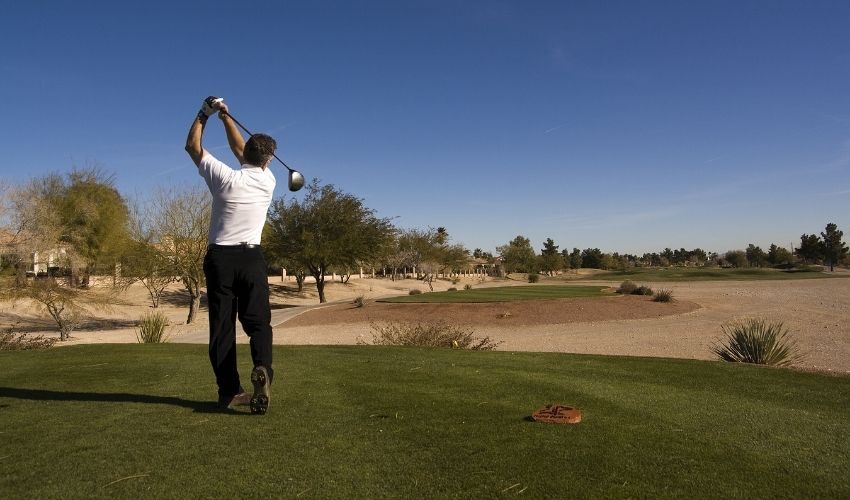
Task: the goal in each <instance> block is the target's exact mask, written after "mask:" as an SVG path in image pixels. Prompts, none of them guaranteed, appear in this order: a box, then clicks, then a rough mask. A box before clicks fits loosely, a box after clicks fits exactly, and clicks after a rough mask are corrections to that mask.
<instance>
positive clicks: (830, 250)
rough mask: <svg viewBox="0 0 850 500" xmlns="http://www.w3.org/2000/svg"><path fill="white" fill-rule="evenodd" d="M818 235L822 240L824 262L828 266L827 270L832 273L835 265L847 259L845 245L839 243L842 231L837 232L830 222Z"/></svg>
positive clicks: (841, 242) (834, 225) (836, 227)
mask: <svg viewBox="0 0 850 500" xmlns="http://www.w3.org/2000/svg"><path fill="white" fill-rule="evenodd" d="M820 235H821V238H823V256H824V260H825V261H826V262H827V263H828V264H829V270H830V271H834V270H835V264H838V263H840V262H841V261H842V260H844V258H845V257H847V244H846V243H844V242H843V241H841V239H842V238H843V237H844V231H839V230H838V226H837V225H836V224H833V223H832V222H830V223H829V224H827V225H826V229H825V231H824V232H822V233H820Z"/></svg>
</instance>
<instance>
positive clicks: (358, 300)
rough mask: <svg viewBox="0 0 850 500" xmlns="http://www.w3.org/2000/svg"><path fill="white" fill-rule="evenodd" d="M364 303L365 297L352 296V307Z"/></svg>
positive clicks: (363, 304) (361, 305)
mask: <svg viewBox="0 0 850 500" xmlns="http://www.w3.org/2000/svg"><path fill="white" fill-rule="evenodd" d="M365 305H366V299H365V298H364V297H363V296H362V295H358V296H357V297H354V307H363V306H365Z"/></svg>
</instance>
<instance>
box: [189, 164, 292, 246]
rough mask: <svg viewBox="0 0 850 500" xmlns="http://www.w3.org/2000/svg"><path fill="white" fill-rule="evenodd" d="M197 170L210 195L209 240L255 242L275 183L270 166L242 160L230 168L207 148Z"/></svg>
mask: <svg viewBox="0 0 850 500" xmlns="http://www.w3.org/2000/svg"><path fill="white" fill-rule="evenodd" d="M198 173H199V174H201V177H203V178H204V180H205V181H206V182H207V186H208V187H209V188H210V193H212V198H213V202H212V217H211V218H210V233H209V242H210V243H213V244H216V245H239V244H240V243H249V244H252V245H259V244H260V238H261V236H262V234H263V225H264V224H265V223H266V214H267V213H268V210H269V205H270V204H271V202H272V195H273V193H274V187H275V184H276V183H277V181H276V180H275V178H274V174H272V171H271V169H270V168H266V169H262V168H260V167H255V166H253V165H249V164H245V165H242V167H241V168H240V169H239V170H233V169H232V168H230V167H228V166H227V165H225V164H224V163H223V162H221V161H219V160H218V159H217V158H216V157H214V156H213V155H211V154H209V153H208V152H207V154H205V155H204V157H203V158H201V163H200V164H199V165H198Z"/></svg>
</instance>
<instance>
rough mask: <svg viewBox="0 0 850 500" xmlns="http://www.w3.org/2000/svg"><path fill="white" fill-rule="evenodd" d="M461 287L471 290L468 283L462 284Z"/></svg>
mask: <svg viewBox="0 0 850 500" xmlns="http://www.w3.org/2000/svg"><path fill="white" fill-rule="evenodd" d="M463 289H464V290H472V285H470V284H469V283H467V284H465V285H463Z"/></svg>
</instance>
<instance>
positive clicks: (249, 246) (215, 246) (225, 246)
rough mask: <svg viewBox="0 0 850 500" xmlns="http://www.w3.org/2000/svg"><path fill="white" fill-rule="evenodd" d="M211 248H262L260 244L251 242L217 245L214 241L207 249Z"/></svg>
mask: <svg viewBox="0 0 850 500" xmlns="http://www.w3.org/2000/svg"><path fill="white" fill-rule="evenodd" d="M210 248H240V249H246V248H260V245H254V244H251V243H240V244H238V245H216V244H214V243H213V244H211V245H209V246H208V247H207V250H209V249H210Z"/></svg>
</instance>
